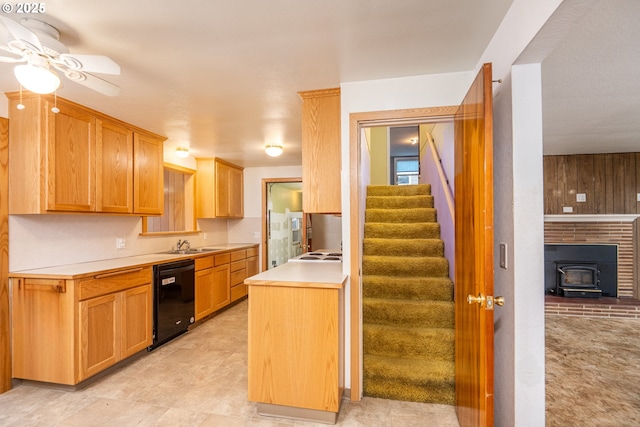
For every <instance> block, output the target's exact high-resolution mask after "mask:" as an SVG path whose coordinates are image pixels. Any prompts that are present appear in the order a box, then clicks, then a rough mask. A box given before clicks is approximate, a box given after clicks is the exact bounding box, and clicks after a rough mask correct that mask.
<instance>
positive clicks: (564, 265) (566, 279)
mask: <svg viewBox="0 0 640 427" xmlns="http://www.w3.org/2000/svg"><path fill="white" fill-rule="evenodd" d="M556 294H557V295H561V296H565V297H586V298H599V297H601V296H602V289H600V270H598V264H597V263H594V262H575V261H556Z"/></svg>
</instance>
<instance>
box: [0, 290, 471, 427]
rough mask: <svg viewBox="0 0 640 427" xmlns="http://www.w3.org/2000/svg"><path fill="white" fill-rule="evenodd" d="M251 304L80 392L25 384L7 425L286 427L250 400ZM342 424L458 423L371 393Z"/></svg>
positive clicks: (445, 414)
mask: <svg viewBox="0 0 640 427" xmlns="http://www.w3.org/2000/svg"><path fill="white" fill-rule="evenodd" d="M246 327H247V302H246V301H244V302H242V303H240V304H237V305H235V306H234V307H231V308H230V309H229V310H226V311H225V312H223V313H221V314H220V315H218V316H216V317H214V318H212V319H210V320H208V321H207V322H204V323H203V324H201V325H200V326H198V327H196V328H194V329H193V330H192V331H190V332H189V333H188V334H185V335H183V336H181V337H179V338H177V339H175V340H173V341H171V342H170V343H168V344H166V345H164V346H162V347H159V348H157V349H156V350H154V351H152V352H150V353H145V354H144V355H142V357H140V358H138V359H136V360H135V361H133V362H132V363H129V364H127V365H126V366H124V367H122V368H120V369H118V370H116V371H115V372H113V373H111V374H110V375H108V376H106V377H104V378H102V379H100V380H98V381H96V382H94V383H93V384H91V385H89V386H87V387H86V388H84V389H82V390H80V391H62V390H58V389H49V388H40V387H34V386H32V385H25V384H22V385H19V386H17V387H15V388H14V389H12V390H10V391H8V392H6V393H4V394H1V395H0V425H2V426H7V427H8V426H15V427H18V426H19V427H36V426H37V427H44V426H47V427H53V426H78V427H87V426H92V427H93V426H114V427H127V426H134V425H135V426H154V427H155V426H171V427H180V426H187V427H194V426H224V427H232V426H272V427H274V426H282V427H290V426H296V427H305V426H314V425H326V424H315V423H309V422H303V421H293V420H287V419H277V418H268V417H262V416H259V415H257V414H256V405H255V404H254V403H252V402H249V401H247V367H246V366H247V330H246ZM336 425H339V426H362V427H364V426H366V427H373V426H380V427H393V426H398V427H399V426H402V427H410V426H430V427H458V426H459V424H458V421H457V418H456V415H455V411H454V408H453V407H452V406H447V405H428V404H419V403H409V402H398V401H392V400H385V399H373V398H364V399H363V400H362V401H361V402H350V401H348V400H345V401H343V405H342V409H341V411H340V416H339V418H338V422H337V424H336Z"/></svg>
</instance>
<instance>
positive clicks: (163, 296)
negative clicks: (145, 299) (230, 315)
mask: <svg viewBox="0 0 640 427" xmlns="http://www.w3.org/2000/svg"><path fill="white" fill-rule="evenodd" d="M153 282H154V283H153V302H154V303H153V344H152V345H151V346H150V347H149V348H148V350H152V349H154V348H156V347H159V346H161V345H162V344H164V343H166V342H167V341H169V340H171V339H173V338H175V337H177V336H178V335H180V334H182V333H184V332H186V331H187V328H188V327H189V325H190V324H191V323H193V322H194V321H195V306H194V262H193V259H188V260H183V261H175V262H170V263H166V264H158V265H155V266H153Z"/></svg>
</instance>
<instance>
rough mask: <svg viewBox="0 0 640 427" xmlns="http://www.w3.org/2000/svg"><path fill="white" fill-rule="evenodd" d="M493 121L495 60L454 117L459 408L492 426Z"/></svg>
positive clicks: (468, 418)
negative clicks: (492, 67) (492, 72)
mask: <svg viewBox="0 0 640 427" xmlns="http://www.w3.org/2000/svg"><path fill="white" fill-rule="evenodd" d="M492 122H493V113H492V88H491V64H485V65H484V66H483V68H482V70H481V71H480V72H479V74H478V76H477V77H476V79H475V81H474V82H473V84H472V86H471V88H470V89H469V92H468V93H467V95H466V96H465V98H464V100H463V102H462V104H461V105H460V107H459V108H458V111H457V112H456V114H455V121H454V124H455V188H456V192H455V199H456V200H455V201H456V207H455V224H456V226H455V241H456V248H455V264H456V269H455V311H456V315H455V318H456V322H455V323H456V326H455V328H456V413H457V415H458V420H459V422H460V426H461V427H468V426H493V127H492ZM468 297H471V298H476V300H475V301H474V300H471V301H468Z"/></svg>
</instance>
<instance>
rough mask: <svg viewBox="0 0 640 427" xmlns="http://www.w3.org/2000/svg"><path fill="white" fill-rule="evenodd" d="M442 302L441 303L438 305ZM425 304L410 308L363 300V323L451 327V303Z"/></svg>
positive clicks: (452, 313) (452, 316) (452, 322)
mask: <svg viewBox="0 0 640 427" xmlns="http://www.w3.org/2000/svg"><path fill="white" fill-rule="evenodd" d="M440 304H442V305H440ZM440 304H438V305H436V303H433V304H425V305H420V306H413V307H410V308H407V307H406V305H405V307H402V306H399V305H398V304H388V303H387V304H377V303H370V302H369V300H365V301H363V307H362V317H363V322H364V323H374V324H380V325H400V324H405V325H413V326H417V327H422V328H453V327H454V312H453V304H452V303H451V304H449V303H440Z"/></svg>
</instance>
